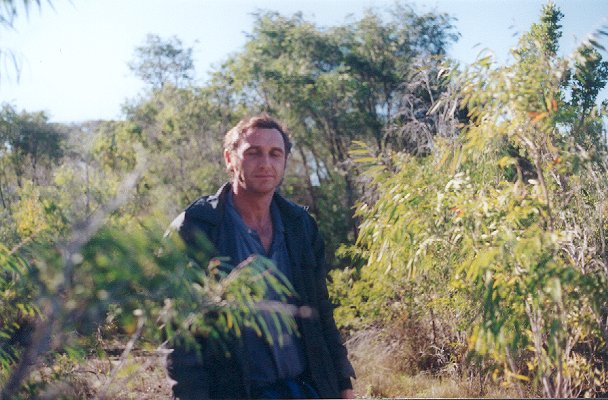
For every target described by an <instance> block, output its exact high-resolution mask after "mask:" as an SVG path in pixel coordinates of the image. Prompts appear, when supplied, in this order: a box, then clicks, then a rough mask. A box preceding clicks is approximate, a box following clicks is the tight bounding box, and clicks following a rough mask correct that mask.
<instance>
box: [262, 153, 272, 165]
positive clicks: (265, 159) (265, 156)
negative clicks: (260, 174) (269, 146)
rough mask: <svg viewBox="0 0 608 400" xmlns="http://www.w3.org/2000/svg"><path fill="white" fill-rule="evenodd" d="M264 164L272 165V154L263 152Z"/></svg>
mask: <svg viewBox="0 0 608 400" xmlns="http://www.w3.org/2000/svg"><path fill="white" fill-rule="evenodd" d="M262 165H264V166H267V165H270V154H262Z"/></svg>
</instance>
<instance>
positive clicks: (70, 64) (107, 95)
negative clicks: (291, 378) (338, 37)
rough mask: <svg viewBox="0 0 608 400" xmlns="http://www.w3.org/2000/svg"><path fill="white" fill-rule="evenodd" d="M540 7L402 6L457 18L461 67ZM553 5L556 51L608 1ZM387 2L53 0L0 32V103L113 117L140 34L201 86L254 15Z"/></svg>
mask: <svg viewBox="0 0 608 400" xmlns="http://www.w3.org/2000/svg"><path fill="white" fill-rule="evenodd" d="M545 3H546V1H543V0H418V1H416V2H414V3H411V4H414V5H415V8H416V10H418V11H419V12H425V11H431V10H437V11H442V12H447V13H448V14H450V15H452V16H454V17H456V18H457V21H456V22H455V24H456V26H457V29H458V31H459V32H460V33H461V35H462V37H461V39H460V40H459V42H458V43H456V44H455V45H454V46H452V48H451V50H450V54H451V56H453V57H454V58H456V59H457V60H459V61H461V62H462V63H470V62H472V61H474V60H475V58H476V57H477V56H478V54H479V52H480V51H482V50H484V49H488V50H491V51H492V52H493V53H494V54H495V56H496V59H497V60H498V61H499V62H506V61H507V60H508V59H509V49H510V48H512V47H513V46H515V45H516V44H517V38H518V37H519V35H520V34H521V33H522V32H524V31H526V30H527V29H528V28H529V26H530V24H532V23H533V22H535V21H536V20H537V17H538V15H539V12H540V9H541V7H542V5H543V4H545ZM555 3H556V4H557V5H558V6H559V7H560V8H561V10H562V12H563V13H564V14H565V17H564V19H563V20H562V25H563V26H564V35H563V38H562V51H563V52H564V53H568V52H570V51H572V50H573V49H574V48H575V46H576V45H577V44H578V43H580V42H581V41H582V40H583V39H584V38H585V37H586V36H587V35H588V34H589V33H590V32H592V31H593V30H594V29H598V28H600V27H602V26H606V25H608V0H556V1H555ZM392 4H394V1H392V0H391V1H384V0H376V1H372V0H53V1H52V7H51V6H49V4H48V3H46V2H44V0H43V4H42V7H41V9H40V10H38V9H37V8H33V9H31V10H30V12H29V15H25V14H23V15H21V16H20V17H19V18H18V20H17V21H16V23H15V28H14V29H12V30H2V31H0V52H5V51H6V50H10V51H12V52H13V54H15V56H16V58H17V60H18V63H19V65H20V71H21V72H20V76H19V79H18V80H17V76H16V73H15V71H14V69H13V68H12V67H11V66H10V59H9V58H6V57H4V58H0V60H1V65H0V68H1V69H0V74H1V78H0V102H8V103H10V104H12V105H14V106H15V107H16V108H17V109H19V110H21V109H25V110H27V111H30V112H32V111H39V110H44V111H46V112H47V113H48V115H49V116H50V118H51V121H56V122H72V121H85V120H91V119H119V118H121V112H120V108H121V105H122V104H123V103H124V102H125V101H126V100H128V99H133V98H135V97H137V95H138V94H139V93H141V91H142V89H143V85H142V83H141V82H140V81H139V80H138V79H137V78H136V77H135V76H134V75H133V74H132V73H131V72H130V71H129V69H128V67H127V62H128V61H129V60H130V59H131V58H132V56H133V50H134V48H135V47H136V46H138V45H140V44H142V43H143V41H144V39H145V36H146V34H148V33H155V34H158V35H160V36H161V37H170V36H173V35H175V36H177V37H179V38H180V39H181V40H182V41H183V42H184V45H186V46H189V47H193V49H194V59H195V66H196V71H197V78H198V80H199V82H200V83H204V81H205V79H206V74H207V72H208V71H209V70H210V69H212V68H213V66H217V65H219V64H220V63H221V62H222V61H223V60H225V59H226V57H227V56H228V55H229V54H231V53H234V52H237V51H239V49H240V48H241V46H243V44H244V43H245V41H246V33H247V32H250V31H251V28H252V24H253V17H252V16H251V13H252V12H254V11H256V10H260V9H265V10H276V11H279V12H280V13H282V14H286V15H291V14H293V13H295V12H297V11H302V12H303V14H304V16H305V18H307V19H308V20H310V21H313V22H315V23H317V24H318V25H319V26H331V25H336V24H340V23H344V22H345V21H347V20H348V18H351V19H352V18H357V17H358V16H361V15H362V13H363V12H364V10H366V9H368V8H370V7H371V8H375V9H377V10H383V9H385V8H387V7H389V6H391V5H392ZM349 16H350V17H349ZM607 42H608V40H604V41H603V44H604V45H608V43H607ZM607 47H608V46H607ZM605 56H606V55H605Z"/></svg>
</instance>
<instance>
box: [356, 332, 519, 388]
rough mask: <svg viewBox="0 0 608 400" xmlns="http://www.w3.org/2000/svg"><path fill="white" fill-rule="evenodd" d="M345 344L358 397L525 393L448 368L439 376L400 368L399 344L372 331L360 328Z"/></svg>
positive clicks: (400, 351) (401, 353) (400, 354)
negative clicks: (354, 375)
mask: <svg viewBox="0 0 608 400" xmlns="http://www.w3.org/2000/svg"><path fill="white" fill-rule="evenodd" d="M347 347H348V349H349V354H350V358H351V361H352V362H353V365H354V367H355V370H356V371H357V379H356V380H355V381H354V390H355V393H356V395H357V397H360V398H397V397H399V398H403V397H423V398H424V397H426V398H471V397H484V398H515V397H518V398H521V397H526V395H525V394H524V392H523V391H522V389H521V388H516V387H501V386H500V385H498V384H495V383H492V382H489V383H488V382H484V381H480V380H479V379H469V378H468V377H460V376H458V375H457V374H456V373H450V371H449V369H448V370H446V371H444V373H443V374H442V375H441V376H435V375H431V374H428V373H417V374H415V375H411V374H410V373H407V372H405V371H403V368H400V366H401V365H403V362H402V359H401V358H402V355H403V352H402V349H401V348H400V345H399V344H398V343H396V342H393V343H390V342H387V341H385V340H382V339H381V336H380V333H379V332H376V331H367V332H360V333H359V334H357V335H356V336H355V337H353V338H351V339H350V340H349V341H348V342H347Z"/></svg>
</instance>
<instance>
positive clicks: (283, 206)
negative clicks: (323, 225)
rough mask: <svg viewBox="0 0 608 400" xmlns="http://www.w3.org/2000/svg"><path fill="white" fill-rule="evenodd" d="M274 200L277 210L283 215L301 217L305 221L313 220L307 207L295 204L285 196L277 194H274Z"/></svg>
mask: <svg viewBox="0 0 608 400" xmlns="http://www.w3.org/2000/svg"><path fill="white" fill-rule="evenodd" d="M275 200H276V203H277V205H278V206H279V210H280V211H281V214H282V215H283V216H284V217H287V218H290V219H296V220H300V219H303V220H305V221H311V222H312V221H313V217H312V215H311V214H310V212H309V210H308V207H306V206H302V205H300V204H297V203H295V202H293V201H291V200H289V199H286V198H285V197H283V196H281V195H280V194H277V195H276V196H275Z"/></svg>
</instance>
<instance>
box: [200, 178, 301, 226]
mask: <svg viewBox="0 0 608 400" xmlns="http://www.w3.org/2000/svg"><path fill="white" fill-rule="evenodd" d="M231 190H232V184H231V183H230V182H226V183H224V184H223V185H222V187H220V188H219V190H218V191H217V192H216V193H215V194H214V195H211V196H207V197H203V198H201V199H199V200H198V201H196V203H195V204H198V203H199V202H201V203H202V204H201V205H203V207H201V208H198V207H197V209H198V210H197V211H198V212H197V217H198V218H201V219H204V220H205V221H207V222H209V223H212V224H215V225H219V224H220V223H221V222H222V217H223V214H224V210H225V205H226V199H227V197H226V196H227V195H228V193H229V192H230V191H231ZM273 201H274V202H276V205H277V207H278V208H279V211H280V213H281V216H282V217H283V221H284V223H285V221H291V220H293V219H299V218H302V216H303V215H304V213H305V209H304V208H303V207H301V206H298V205H296V204H295V203H293V202H291V201H289V200H287V199H285V198H284V197H283V196H281V195H280V194H279V193H277V192H275V193H274V196H273Z"/></svg>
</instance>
